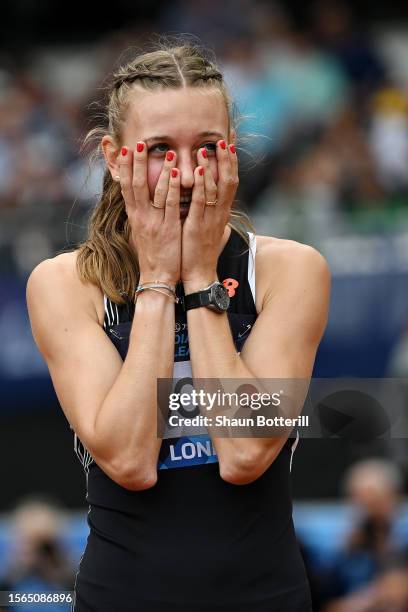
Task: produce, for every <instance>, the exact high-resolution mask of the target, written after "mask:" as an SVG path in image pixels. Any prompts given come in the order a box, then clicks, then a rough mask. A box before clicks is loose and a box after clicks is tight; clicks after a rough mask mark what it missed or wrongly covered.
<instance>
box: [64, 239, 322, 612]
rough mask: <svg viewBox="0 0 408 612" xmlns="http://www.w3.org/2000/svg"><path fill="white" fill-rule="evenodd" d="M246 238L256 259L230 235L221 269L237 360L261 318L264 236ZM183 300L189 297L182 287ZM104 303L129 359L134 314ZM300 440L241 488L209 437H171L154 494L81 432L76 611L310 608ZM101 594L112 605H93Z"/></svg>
mask: <svg viewBox="0 0 408 612" xmlns="http://www.w3.org/2000/svg"><path fill="white" fill-rule="evenodd" d="M248 237H249V241H250V248H249V250H248V247H247V245H246V242H245V241H244V240H243V238H242V237H241V236H240V235H239V234H238V232H236V231H235V230H234V229H232V230H231V233H230V236H229V239H228V241H227V243H226V245H225V247H224V249H223V251H222V253H221V254H220V256H219V259H218V266H217V273H218V278H219V280H220V281H221V282H223V283H224V285H225V286H226V287H227V288H228V291H229V295H230V298H231V299H230V306H229V309H228V320H229V324H230V328H231V332H232V336H233V339H234V343H235V347H236V350H237V352H240V351H241V348H242V346H243V344H244V342H245V340H246V338H248V336H249V334H250V331H251V328H252V326H253V324H254V322H255V320H256V317H257V312H256V308H255V265H254V264H255V253H256V237H255V236H254V235H253V234H251V233H250V232H249V233H248ZM177 290H178V292H179V294H182V292H183V289H182V285H178V288H177ZM104 301H105V320H104V329H105V332H106V334H107V336H108V337H109V338H110V340H111V341H112V342H113V344H114V345H115V347H116V348H117V350H118V352H119V353H120V355H121V357H122V359H125V357H126V353H127V349H128V343H129V333H130V329H131V325H132V318H133V314H134V305H133V304H131V303H127V304H125V305H118V304H115V303H112V302H111V301H110V300H109V299H108V298H107V297H106V296H105V297H104ZM175 309H176V323H175V343H174V373H173V376H174V378H175V379H179V381H181V385H182V384H183V380H182V379H186V382H188V381H189V379H190V378H191V366H190V361H189V346H188V330H187V319H186V314H185V313H184V312H183V311H182V309H181V307H180V306H179V304H176V305H175ZM298 439H299V434H298V432H296V437H295V439H293V438H289V439H288V440H287V442H286V443H285V445H284V447H283V448H282V450H281V452H280V453H279V455H278V457H277V458H276V460H275V461H274V462H273V464H272V465H271V466H270V467H269V468H268V469H267V470H266V472H265V473H264V474H263V475H262V476H261V477H260V478H258V479H257V480H256V481H254V482H252V483H250V484H248V485H233V484H230V483H227V482H225V481H223V480H222V479H221V477H220V475H219V469H218V459H217V455H216V453H215V450H214V447H213V445H212V443H211V439H210V437H209V436H208V434H205V433H204V434H203V435H199V436H190V437H180V438H174V439H173V438H167V439H164V440H163V442H162V446H161V451H160V455H159V461H158V481H157V483H156V485H155V486H154V487H152V488H151V489H147V490H144V491H129V490H127V489H125V488H123V487H121V486H120V485H118V484H117V483H115V482H114V481H113V480H111V479H110V478H109V477H108V476H107V475H106V474H105V473H104V472H103V471H102V470H101V469H100V468H99V466H98V465H97V464H96V463H95V462H94V460H93V459H92V457H91V455H90V453H89V452H88V451H87V449H86V448H85V447H84V445H83V444H82V442H81V441H80V439H79V438H78V437H77V435H76V434H74V447H75V451H76V453H77V456H78V458H79V459H80V461H81V463H82V465H83V467H84V471H85V475H86V500H87V502H88V504H89V511H88V518H87V520H88V525H89V528H90V534H89V536H88V541H87V546H86V549H85V552H84V554H83V556H82V558H81V562H80V566H79V570H78V574H77V578H76V584H75V590H76V595H77V596H78V601H79V600H80V601H85V600H86V598H87V597H89V600H90V601H91V603H92V602H93V606H94V607H93V608H92V609H95V610H98V612H103V611H104V610H105V609H106V610H107V611H108V610H115V611H116V612H122V610H123V611H124V612H125V611H126V612H127V610H129V612H130V610H132V611H133V610H139V609H140V610H141V611H143V612H150V611H152V612H156V611H157V612H159V611H163V612H164V611H165V612H172V611H173V610H174V611H176V610H177V611H184V610H185V611H186V612H187V611H188V612H199V611H201V610H220V611H224V610H225V611H229V610H231V611H232V610H234V612H239V611H241V610H242V611H245V612H258V611H259V612H261V611H262V612H264V611H265V612H272V611H274V610H279V611H280V612H282V611H285V612H291V611H292V610H293V612H295V611H296V612H297V611H298V610H299V612H300V611H302V612H304V611H305V610H308V609H309V606H310V591H309V586H308V582H307V578H306V573H305V568H304V564H303V560H302V557H301V554H300V551H299V547H298V543H297V540H296V536H295V532H294V527H293V521H292V502H291V490H290V470H291V464H292V457H293V453H294V450H295V448H296V445H297V443H298ZM98 589H99V590H100V589H102V592H103V593H104V600H103V601H104V602H106V603H105V604H102V601H99V603H98V605H95V601H96V599H97V598H98V595H97V591H98ZM130 602H133V604H132V605H130ZM103 605H106V608H105V607H103ZM109 606H111V607H109ZM127 606H128V607H127ZM132 606H133V607H132ZM73 609H75V611H76V610H77V609H78V611H79V612H81V611H82V609H84V610H85V609H87V608H86V607H84V608H81V607H78V608H77V607H75V608H73ZM90 609H91V608H90Z"/></svg>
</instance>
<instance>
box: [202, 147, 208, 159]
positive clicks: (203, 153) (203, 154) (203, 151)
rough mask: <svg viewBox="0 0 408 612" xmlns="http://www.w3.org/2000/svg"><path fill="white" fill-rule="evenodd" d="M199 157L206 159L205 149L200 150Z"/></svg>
mask: <svg viewBox="0 0 408 612" xmlns="http://www.w3.org/2000/svg"><path fill="white" fill-rule="evenodd" d="M201 155H202V156H203V157H204V159H207V151H206V149H201Z"/></svg>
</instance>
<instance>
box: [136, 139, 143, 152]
mask: <svg viewBox="0 0 408 612" xmlns="http://www.w3.org/2000/svg"><path fill="white" fill-rule="evenodd" d="M143 149H144V143H143V142H138V143H137V145H136V151H137V152H138V153H141V152H142V151H143Z"/></svg>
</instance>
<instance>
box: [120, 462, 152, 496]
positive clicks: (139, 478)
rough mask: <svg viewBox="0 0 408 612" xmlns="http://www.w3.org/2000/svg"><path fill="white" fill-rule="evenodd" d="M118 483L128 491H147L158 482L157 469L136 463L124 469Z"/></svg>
mask: <svg viewBox="0 0 408 612" xmlns="http://www.w3.org/2000/svg"><path fill="white" fill-rule="evenodd" d="M117 483H118V484H120V486H121V487H123V488H124V489H127V490H128V491H145V490H146V489H151V488H152V487H154V485H155V484H156V483H157V470H156V469H147V468H146V466H143V467H142V466H136V465H135V466H133V467H132V469H130V470H122V472H121V473H120V474H119V475H118V479H117Z"/></svg>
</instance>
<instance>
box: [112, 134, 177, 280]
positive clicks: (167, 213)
mask: <svg viewBox="0 0 408 612" xmlns="http://www.w3.org/2000/svg"><path fill="white" fill-rule="evenodd" d="M138 145H139V146H138ZM142 146H143V148H142ZM138 149H139V150H138ZM140 149H142V150H140ZM169 157H171V155H170V156H169ZM147 158H148V152H147V147H146V143H144V142H138V143H137V145H136V149H135V150H133V151H132V149H130V148H129V147H126V146H124V147H122V150H121V154H120V158H119V176H120V185H121V189H122V195H123V198H124V201H125V208H126V214H127V217H128V221H129V225H130V227H131V243H132V247H133V249H134V250H135V251H136V255H137V258H138V262H139V269H140V280H139V283H143V282H147V281H154V280H160V281H165V282H167V283H170V284H172V285H175V284H176V283H177V281H178V280H179V279H180V266H181V221H180V171H179V170H178V169H176V168H175V165H176V154H175V152H173V159H171V160H170V159H168V158H167V156H166V159H165V161H164V163H163V168H162V171H161V173H160V176H159V180H158V182H157V185H156V188H155V192H154V199H153V201H154V203H155V204H156V205H157V206H160V207H162V208H155V207H154V206H153V205H152V204H151V201H152V200H151V197H150V193H149V187H148V182H147Z"/></svg>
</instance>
